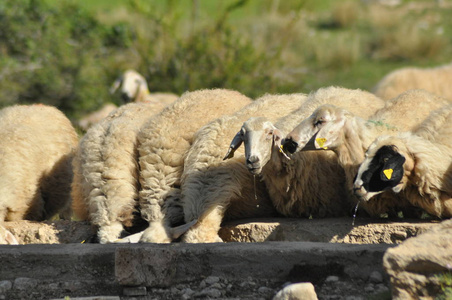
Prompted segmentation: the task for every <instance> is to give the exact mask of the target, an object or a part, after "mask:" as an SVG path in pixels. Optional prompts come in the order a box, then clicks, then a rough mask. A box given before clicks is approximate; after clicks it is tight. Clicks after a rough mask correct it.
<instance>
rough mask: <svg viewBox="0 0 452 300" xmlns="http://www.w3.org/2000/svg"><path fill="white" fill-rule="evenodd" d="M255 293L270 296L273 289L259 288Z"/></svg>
mask: <svg viewBox="0 0 452 300" xmlns="http://www.w3.org/2000/svg"><path fill="white" fill-rule="evenodd" d="M257 292H258V293H259V294H270V293H273V289H271V288H268V287H266V286H261V287H260V288H258V289H257Z"/></svg>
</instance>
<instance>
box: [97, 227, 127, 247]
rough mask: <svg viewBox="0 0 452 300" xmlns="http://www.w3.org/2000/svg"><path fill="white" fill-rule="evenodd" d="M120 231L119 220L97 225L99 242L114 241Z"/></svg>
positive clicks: (121, 228) (121, 229)
mask: <svg viewBox="0 0 452 300" xmlns="http://www.w3.org/2000/svg"><path fill="white" fill-rule="evenodd" d="M122 231H123V227H122V224H121V222H111V223H110V224H108V225H102V226H99V230H98V232H97V237H98V238H99V243H101V244H107V243H114V242H115V241H116V240H117V239H118V238H119V236H120V235H121V232H122Z"/></svg>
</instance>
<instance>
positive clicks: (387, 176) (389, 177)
mask: <svg viewBox="0 0 452 300" xmlns="http://www.w3.org/2000/svg"><path fill="white" fill-rule="evenodd" d="M392 172H394V170H393V169H386V170H383V173H384V174H385V176H386V178H388V179H391V177H392Z"/></svg>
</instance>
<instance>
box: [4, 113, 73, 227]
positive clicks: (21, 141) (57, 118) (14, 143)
mask: <svg viewBox="0 0 452 300" xmlns="http://www.w3.org/2000/svg"><path fill="white" fill-rule="evenodd" d="M77 142H78V136H77V133H76V132H75V130H74V128H73V126H72V124H71V122H70V121H69V119H68V118H66V116H65V115H64V114H63V113H62V112H61V111H59V110H58V109H56V108H55V107H51V106H46V105H16V106H10V107H6V108H4V109H2V110H1V111H0V143H2V146H0V153H1V155H0V165H1V168H0V195H1V199H0V203H1V205H0V222H3V221H16V220H33V221H42V220H46V219H49V218H51V217H52V216H54V215H56V214H58V213H60V215H61V216H62V217H64V218H70V215H71V211H70V203H71V201H70V199H71V198H70V190H71V188H70V187H71V181H72V168H71V160H72V157H73V155H74V150H75V148H76V146H77Z"/></svg>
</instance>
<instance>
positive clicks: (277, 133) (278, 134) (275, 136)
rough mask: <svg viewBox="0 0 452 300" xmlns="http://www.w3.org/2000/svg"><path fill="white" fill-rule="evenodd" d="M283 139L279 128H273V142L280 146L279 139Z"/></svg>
mask: <svg viewBox="0 0 452 300" xmlns="http://www.w3.org/2000/svg"><path fill="white" fill-rule="evenodd" d="M282 139H283V136H282V133H281V131H280V130H279V129H276V128H275V129H273V144H274V145H275V146H276V147H278V148H280V147H281V140H282Z"/></svg>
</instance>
